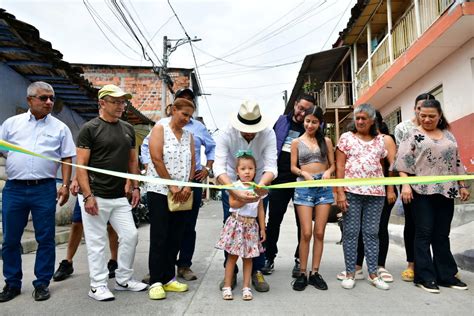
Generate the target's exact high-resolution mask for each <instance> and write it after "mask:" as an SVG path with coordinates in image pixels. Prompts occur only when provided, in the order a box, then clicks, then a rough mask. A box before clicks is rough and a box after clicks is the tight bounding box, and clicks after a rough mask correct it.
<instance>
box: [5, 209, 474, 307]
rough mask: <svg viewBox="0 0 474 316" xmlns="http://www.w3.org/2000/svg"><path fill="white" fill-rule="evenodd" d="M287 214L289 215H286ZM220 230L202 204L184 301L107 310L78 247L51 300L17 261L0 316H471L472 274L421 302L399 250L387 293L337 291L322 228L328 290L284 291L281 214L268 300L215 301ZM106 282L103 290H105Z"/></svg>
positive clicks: (134, 299)
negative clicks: (11, 293) (13, 293)
mask: <svg viewBox="0 0 474 316" xmlns="http://www.w3.org/2000/svg"><path fill="white" fill-rule="evenodd" d="M290 212H291V213H290ZM221 224H222V210H221V207H220V203H219V202H214V201H212V202H210V203H209V204H206V205H205V206H204V207H203V208H202V209H201V213H200V216H199V221H198V241H197V249H196V253H195V260H194V264H193V267H192V268H193V270H194V271H195V272H196V273H197V274H198V275H199V280H197V281H193V282H189V283H188V284H189V285H190V291H189V292H187V293H184V294H183V293H169V294H168V297H167V299H166V300H163V301H151V300H149V299H148V295H147V293H146V292H142V293H124V292H120V293H115V294H116V299H115V301H113V302H96V301H94V300H92V299H90V298H88V296H87V292H88V285H89V278H88V269H87V260H86V248H85V245H84V244H83V245H81V246H80V248H79V251H78V253H77V254H76V257H75V261H74V268H75V272H74V275H73V276H72V277H71V278H69V279H67V280H65V281H63V282H59V283H56V282H53V283H51V286H50V289H51V295H52V297H51V299H50V300H48V301H45V302H35V301H34V300H33V298H32V297H31V292H32V291H33V287H32V285H31V281H32V279H33V264H34V256H35V254H34V253H32V254H27V255H24V256H23V271H24V278H23V280H24V286H23V289H22V295H20V296H19V297H17V298H16V299H14V300H13V301H10V302H8V303H3V304H1V305H0V315H33V314H34V315H66V314H67V315H105V314H108V315H126V314H129V315H130V314H133V315H150V314H155V315H156V314H159V315H183V314H186V315H191V314H206V315H214V314H217V315H221V314H226V315H229V314H259V315H281V314H290V313H291V314H295V315H315V314H324V315H325V314H333V315H336V314H337V315H339V314H391V315H393V314H408V313H411V314H428V313H430V314H431V313H434V314H451V315H473V310H474V273H470V272H466V271H461V276H462V279H463V281H465V282H466V283H467V284H468V285H469V286H470V287H471V289H470V290H468V291H458V290H453V289H447V288H441V294H439V295H435V294H429V293H427V292H424V291H423V290H421V289H418V288H416V287H415V286H413V284H411V283H406V282H403V281H401V280H400V278H399V275H400V272H401V271H402V270H403V269H404V268H405V262H404V260H405V253H404V249H402V248H401V247H398V246H395V245H391V248H390V250H389V254H388V263H387V268H388V269H389V270H390V271H391V272H392V273H393V274H394V276H395V282H394V283H392V284H391V289H390V290H389V291H381V290H378V289H376V288H374V287H372V286H370V285H369V284H368V282H367V281H365V280H364V281H357V285H356V287H355V288H354V289H353V290H344V289H342V288H341V286H340V285H339V281H337V280H336V274H337V273H338V272H340V271H341V270H343V267H344V265H343V254H342V246H340V245H336V242H337V241H338V240H339V238H340V232H339V228H338V227H337V225H335V224H329V225H328V227H327V233H326V236H327V237H326V243H325V250H324V255H323V261H322V265H321V271H320V272H321V274H322V275H323V276H324V277H325V279H326V281H327V283H328V286H329V290H328V291H318V290H316V289H314V288H313V287H311V286H309V287H308V288H307V289H306V290H305V291H303V292H295V291H293V290H292V289H291V285H290V283H291V281H292V279H291V277H290V271H291V268H292V266H293V258H292V254H293V252H294V245H295V240H296V234H295V225H294V217H293V214H292V210H289V213H288V214H287V216H286V218H285V221H284V223H283V227H282V234H281V236H280V242H279V248H280V253H279V255H278V257H277V261H276V271H275V272H274V274H273V275H271V276H268V277H267V281H268V282H269V284H270V286H271V289H270V292H268V293H255V294H254V300H253V301H251V302H244V301H242V299H241V298H240V288H241V280H240V279H239V282H238V285H237V288H236V290H235V291H234V296H235V298H234V301H223V300H222V298H221V293H220V291H219V290H218V283H219V281H220V279H221V278H222V276H223V268H222V263H223V256H222V253H221V252H220V251H217V250H215V249H214V243H215V242H216V241H217V238H218V236H219V230H220V227H221ZM139 231H140V241H139V244H138V248H137V255H136V260H135V276H136V278H137V279H141V277H142V276H143V275H144V274H145V273H146V271H147V260H148V242H149V237H148V226H147V225H145V226H142V227H141V228H140V230H139ZM65 253H66V244H63V245H60V246H58V247H57V260H56V261H57V262H59V261H60V260H62V259H63V258H64V256H65ZM113 282H114V281H113V280H111V281H110V282H109V286H110V287H111V288H112V287H113Z"/></svg>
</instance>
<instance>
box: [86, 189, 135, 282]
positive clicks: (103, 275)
mask: <svg viewBox="0 0 474 316" xmlns="http://www.w3.org/2000/svg"><path fill="white" fill-rule="evenodd" d="M78 199H79V205H80V206H81V215H82V225H83V226H84V237H85V239H86V247H87V260H88V261H89V276H90V279H91V286H92V287H98V286H101V285H107V280H108V277H109V270H108V269H107V259H106V257H105V247H106V244H107V238H108V235H107V222H109V223H110V225H112V227H113V229H114V230H115V231H116V232H117V235H118V237H119V239H118V241H119V247H118V258H117V263H118V269H117V270H116V271H115V280H116V281H117V283H119V284H126V283H127V282H128V280H130V279H131V278H132V275H133V261H134V259H135V250H136V246H137V243H138V232H137V228H136V227H135V223H134V222H133V217H132V212H131V206H130V204H129V203H128V201H127V199H126V198H125V197H123V198H118V199H104V198H100V197H95V199H96V201H97V204H98V206H99V214H98V215H96V216H92V215H90V214H88V213H86V211H85V209H84V202H83V196H82V195H78Z"/></svg>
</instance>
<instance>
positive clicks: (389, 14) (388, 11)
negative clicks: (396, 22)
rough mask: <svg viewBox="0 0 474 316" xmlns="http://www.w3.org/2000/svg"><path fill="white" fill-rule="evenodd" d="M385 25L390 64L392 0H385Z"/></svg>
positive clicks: (391, 60)
mask: <svg viewBox="0 0 474 316" xmlns="http://www.w3.org/2000/svg"><path fill="white" fill-rule="evenodd" d="M387 26H388V38H387V40H388V55H389V58H390V65H391V64H393V42H392V0H387Z"/></svg>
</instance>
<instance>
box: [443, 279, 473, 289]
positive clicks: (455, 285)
mask: <svg viewBox="0 0 474 316" xmlns="http://www.w3.org/2000/svg"><path fill="white" fill-rule="evenodd" d="M456 280H457V281H456V282H455V283H451V284H447V283H439V286H443V287H449V288H452V289H456V290H467V289H468V287H467V284H466V283H464V282H463V281H461V280H459V279H456Z"/></svg>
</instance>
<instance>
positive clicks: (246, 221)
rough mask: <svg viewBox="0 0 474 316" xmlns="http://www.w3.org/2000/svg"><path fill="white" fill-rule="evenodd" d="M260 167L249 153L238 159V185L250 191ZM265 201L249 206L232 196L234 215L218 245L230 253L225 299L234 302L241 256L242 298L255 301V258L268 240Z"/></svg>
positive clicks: (226, 269) (225, 282)
mask: <svg viewBox="0 0 474 316" xmlns="http://www.w3.org/2000/svg"><path fill="white" fill-rule="evenodd" d="M256 165H257V164H256V162H255V158H254V157H253V156H251V155H249V154H246V153H245V154H242V155H240V156H238V157H237V166H236V171H237V176H238V179H239V181H237V182H236V183H234V186H237V187H242V188H243V189H246V190H250V184H248V182H251V181H253V179H254V177H255V172H256ZM252 192H253V191H252ZM262 199H263V197H261V199H259V200H258V201H257V202H253V203H245V202H242V201H239V200H237V199H236V198H234V196H233V195H232V194H230V195H229V204H230V213H231V216H229V218H228V219H227V221H226V222H225V224H224V227H223V228H222V231H221V236H220V239H219V241H218V242H217V244H216V248H218V249H221V250H225V251H226V252H227V253H228V254H229V256H228V258H227V263H226V266H225V276H224V287H223V288H222V298H223V299H224V300H232V299H233V296H232V288H231V282H232V277H233V276H234V268H235V265H236V263H237V259H238V258H239V257H241V258H242V261H243V270H244V273H243V277H244V280H243V288H242V298H243V299H244V300H251V299H252V298H253V297H252V291H251V289H250V278H251V274H252V258H254V257H258V256H259V255H260V253H261V252H263V247H262V242H264V241H265V237H266V235H265V213H264V209H263V202H262ZM257 220H258V223H257ZM259 231H260V235H259Z"/></svg>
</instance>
